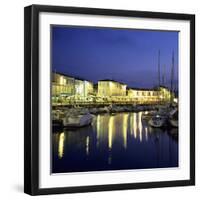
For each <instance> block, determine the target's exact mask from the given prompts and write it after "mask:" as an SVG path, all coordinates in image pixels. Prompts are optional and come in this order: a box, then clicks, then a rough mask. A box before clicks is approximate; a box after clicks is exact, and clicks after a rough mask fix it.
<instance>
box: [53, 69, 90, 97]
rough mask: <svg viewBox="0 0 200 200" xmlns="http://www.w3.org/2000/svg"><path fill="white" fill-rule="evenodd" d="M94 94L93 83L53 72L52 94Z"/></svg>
mask: <svg viewBox="0 0 200 200" xmlns="http://www.w3.org/2000/svg"><path fill="white" fill-rule="evenodd" d="M90 94H93V83H92V82H90V81H87V80H82V79H78V78H74V77H70V76H67V75H63V74H60V73H53V74H52V96H66V97H68V96H83V97H85V96H88V95H90Z"/></svg>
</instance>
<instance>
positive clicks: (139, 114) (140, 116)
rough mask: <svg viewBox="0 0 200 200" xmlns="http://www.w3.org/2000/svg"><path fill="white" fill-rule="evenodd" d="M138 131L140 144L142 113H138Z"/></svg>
mask: <svg viewBox="0 0 200 200" xmlns="http://www.w3.org/2000/svg"><path fill="white" fill-rule="evenodd" d="M138 118H139V119H138V129H139V133H140V142H141V141H142V112H139V113H138Z"/></svg>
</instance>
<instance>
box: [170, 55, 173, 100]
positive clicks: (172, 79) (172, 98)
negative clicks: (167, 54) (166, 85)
mask: <svg viewBox="0 0 200 200" xmlns="http://www.w3.org/2000/svg"><path fill="white" fill-rule="evenodd" d="M170 89H171V103H172V101H173V95H172V94H173V91H174V51H173V53H172V68H171V88H170Z"/></svg>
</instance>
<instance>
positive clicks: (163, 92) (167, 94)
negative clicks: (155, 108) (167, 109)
mask: <svg viewBox="0 0 200 200" xmlns="http://www.w3.org/2000/svg"><path fill="white" fill-rule="evenodd" d="M159 92H160V98H161V100H162V101H166V102H169V101H171V97H172V98H174V93H172V92H171V91H170V90H169V89H168V88H167V87H165V86H160V87H159Z"/></svg>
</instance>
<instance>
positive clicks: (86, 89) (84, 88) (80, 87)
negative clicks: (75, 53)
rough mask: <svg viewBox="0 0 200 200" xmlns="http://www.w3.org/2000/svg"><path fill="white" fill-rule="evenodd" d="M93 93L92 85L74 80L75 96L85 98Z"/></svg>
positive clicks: (88, 82) (80, 80) (85, 81)
mask: <svg viewBox="0 0 200 200" xmlns="http://www.w3.org/2000/svg"><path fill="white" fill-rule="evenodd" d="M93 91H94V86H93V83H92V82H90V81H87V80H82V79H75V95H77V96H81V97H87V96H89V95H92V94H93Z"/></svg>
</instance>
